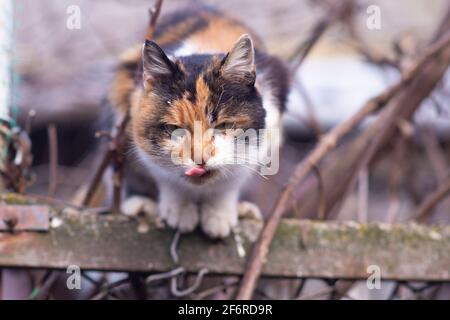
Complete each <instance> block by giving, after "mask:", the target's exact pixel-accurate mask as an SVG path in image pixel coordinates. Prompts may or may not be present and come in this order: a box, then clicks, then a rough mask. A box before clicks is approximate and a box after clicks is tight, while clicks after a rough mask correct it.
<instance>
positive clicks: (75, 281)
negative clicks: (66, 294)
mask: <svg viewBox="0 0 450 320" xmlns="http://www.w3.org/2000/svg"><path fill="white" fill-rule="evenodd" d="M66 273H68V274H70V276H68V277H67V281H66V285H67V289H69V290H74V289H76V290H80V289H81V270H80V267H79V266H77V265H70V266H68V267H67V270H66Z"/></svg>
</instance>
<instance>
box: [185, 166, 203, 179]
mask: <svg viewBox="0 0 450 320" xmlns="http://www.w3.org/2000/svg"><path fill="white" fill-rule="evenodd" d="M205 173H206V170H205V168H203V167H194V168H191V169H189V170H187V171H186V172H185V174H186V175H187V176H189V177H201V176H202V175H204V174H205Z"/></svg>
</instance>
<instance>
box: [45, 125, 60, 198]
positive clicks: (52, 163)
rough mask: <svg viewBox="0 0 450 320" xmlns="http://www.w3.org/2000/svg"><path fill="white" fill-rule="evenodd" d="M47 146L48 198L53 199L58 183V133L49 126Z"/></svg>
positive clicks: (52, 126)
mask: <svg viewBox="0 0 450 320" xmlns="http://www.w3.org/2000/svg"><path fill="white" fill-rule="evenodd" d="M47 135H48V145H49V167H50V170H49V183H48V196H49V197H54V196H55V193H56V186H57V183H58V133H57V131H56V126H55V125H54V124H50V125H49V126H48V128H47Z"/></svg>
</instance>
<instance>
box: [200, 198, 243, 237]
mask: <svg viewBox="0 0 450 320" xmlns="http://www.w3.org/2000/svg"><path fill="white" fill-rule="evenodd" d="M237 217H238V213H237V208H233V207H231V206H224V207H217V206H207V205H206V206H203V207H202V216H201V225H202V229H203V231H204V232H205V233H206V234H207V235H208V236H209V237H211V238H225V237H227V236H228V235H229V234H230V232H231V230H232V229H233V227H235V226H236V225H237V223H238V219H237Z"/></svg>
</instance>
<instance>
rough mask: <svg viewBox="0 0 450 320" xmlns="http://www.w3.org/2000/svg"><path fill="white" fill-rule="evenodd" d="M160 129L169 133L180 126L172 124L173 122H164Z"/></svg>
mask: <svg viewBox="0 0 450 320" xmlns="http://www.w3.org/2000/svg"><path fill="white" fill-rule="evenodd" d="M161 129H162V130H163V131H165V132H166V133H168V134H171V133H172V132H174V131H175V130H177V129H181V128H180V127H178V126H176V125H174V124H164V125H162V127H161Z"/></svg>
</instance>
